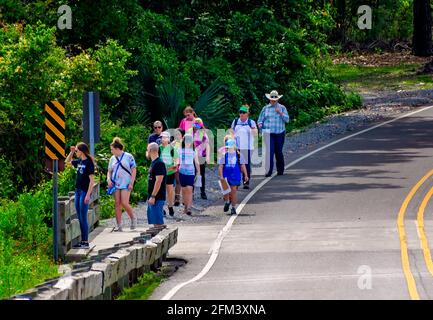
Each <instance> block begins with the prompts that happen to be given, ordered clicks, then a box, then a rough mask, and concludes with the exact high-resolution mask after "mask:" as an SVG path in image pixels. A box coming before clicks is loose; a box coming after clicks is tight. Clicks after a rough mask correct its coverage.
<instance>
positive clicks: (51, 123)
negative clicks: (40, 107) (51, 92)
mask: <svg viewBox="0 0 433 320" xmlns="http://www.w3.org/2000/svg"><path fill="white" fill-rule="evenodd" d="M44 127H45V153H46V155H47V156H48V158H50V159H52V160H59V159H64V158H66V156H65V147H66V143H65V141H66V140H65V107H64V106H63V105H62V104H61V103H59V102H57V101H51V102H48V103H47V104H45V123H44Z"/></svg>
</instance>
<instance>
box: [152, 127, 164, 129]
mask: <svg viewBox="0 0 433 320" xmlns="http://www.w3.org/2000/svg"><path fill="white" fill-rule="evenodd" d="M161 128H162V127H153V129H161Z"/></svg>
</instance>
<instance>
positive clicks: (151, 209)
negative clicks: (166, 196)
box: [147, 200, 165, 224]
mask: <svg viewBox="0 0 433 320" xmlns="http://www.w3.org/2000/svg"><path fill="white" fill-rule="evenodd" d="M164 204H165V200H156V201H155V204H154V205H153V206H151V205H149V204H147V223H148V224H164V213H163V207H164Z"/></svg>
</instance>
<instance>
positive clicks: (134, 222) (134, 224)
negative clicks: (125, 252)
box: [131, 217, 137, 230]
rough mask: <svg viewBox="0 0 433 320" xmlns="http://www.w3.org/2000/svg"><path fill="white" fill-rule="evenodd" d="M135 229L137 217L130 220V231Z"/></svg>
mask: <svg viewBox="0 0 433 320" xmlns="http://www.w3.org/2000/svg"><path fill="white" fill-rule="evenodd" d="M136 228H137V217H135V218H134V219H131V230H135V229H136Z"/></svg>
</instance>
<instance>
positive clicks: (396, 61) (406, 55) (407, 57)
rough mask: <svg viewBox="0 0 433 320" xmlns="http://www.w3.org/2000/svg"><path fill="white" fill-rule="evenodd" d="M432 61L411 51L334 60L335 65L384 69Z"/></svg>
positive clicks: (345, 55)
mask: <svg viewBox="0 0 433 320" xmlns="http://www.w3.org/2000/svg"><path fill="white" fill-rule="evenodd" d="M431 60H432V58H431V57H416V56H414V55H412V54H411V52H410V51H401V52H384V53H362V54H356V55H353V54H343V55H340V56H338V57H336V58H334V59H333V60H332V62H333V63H334V64H343V63H344V64H350V65H355V66H366V67H382V66H395V65H401V64H419V65H423V64H425V63H427V62H430V61H431Z"/></svg>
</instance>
